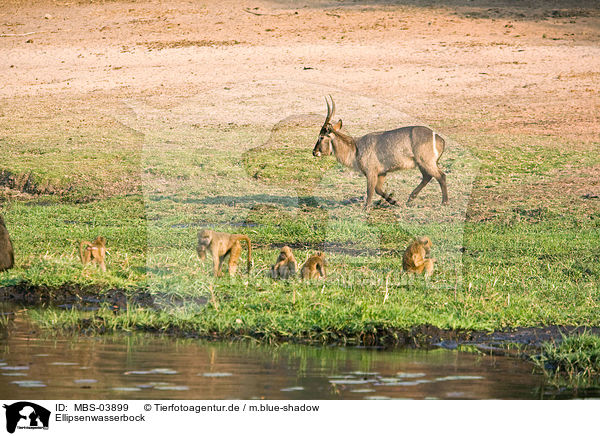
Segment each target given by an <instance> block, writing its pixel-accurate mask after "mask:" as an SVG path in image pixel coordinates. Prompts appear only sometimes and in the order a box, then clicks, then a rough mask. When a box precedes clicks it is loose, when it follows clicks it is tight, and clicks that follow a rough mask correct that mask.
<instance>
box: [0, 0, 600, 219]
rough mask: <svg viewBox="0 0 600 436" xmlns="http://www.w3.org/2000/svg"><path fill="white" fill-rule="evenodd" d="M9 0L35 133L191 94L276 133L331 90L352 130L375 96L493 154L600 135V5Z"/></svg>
mask: <svg viewBox="0 0 600 436" xmlns="http://www.w3.org/2000/svg"><path fill="white" fill-rule="evenodd" d="M0 3H1V6H0V117H8V118H9V119H13V118H14V119H15V120H17V119H19V120H20V121H21V122H25V123H29V122H30V123H31V126H32V128H35V127H37V126H39V128H52V123H53V120H54V119H56V117H57V115H58V114H60V113H61V112H65V111H67V112H69V114H70V115H69V117H71V118H72V120H71V122H72V123H73V124H74V125H78V124H77V123H79V125H84V124H89V123H94V119H97V118H102V117H104V116H110V115H111V113H112V112H113V111H117V108H119V107H121V105H122V104H123V101H134V102H143V104H144V105H149V106H151V107H155V108H159V109H160V110H168V109H169V108H171V107H174V106H176V105H178V104H180V102H182V101H187V100H188V99H189V98H190V97H191V96H200V97H198V99H199V100H198V101H199V104H200V105H204V106H205V110H204V111H200V112H198V113H197V114H196V119H195V122H198V123H205V124H217V125H218V124H220V123H222V124H227V123H235V124H244V123H252V124H263V125H265V126H269V125H271V126H272V125H273V124H275V123H276V122H277V121H279V120H281V119H283V118H285V116H287V115H289V114H293V113H299V112H300V113H304V112H312V113H319V114H324V111H325V108H324V101H323V95H324V94H326V93H332V94H334V95H335V96H336V97H337V98H338V101H341V102H342V103H338V114H340V113H341V114H340V115H344V116H345V117H346V118H345V122H346V124H348V122H350V124H351V123H352V122H355V123H356V122H358V121H363V122H366V121H365V120H368V119H370V118H372V117H375V116H382V114H381V110H378V108H377V107H376V106H377V105H375V104H374V105H373V107H371V108H362V109H364V110H361V108H360V107H353V108H350V107H349V105H347V106H346V107H344V105H343V102H344V99H346V100H349V101H350V100H351V98H350V97H348V96H351V95H361V96H368V97H369V98H371V99H372V100H373V101H375V102H383V103H385V104H387V105H390V106H393V107H394V108H396V109H397V110H398V111H401V112H402V113H405V114H408V116H409V117H412V118H414V119H416V120H419V121H420V122H422V123H425V124H428V125H430V126H432V127H434V128H435V129H437V130H439V131H440V132H442V133H443V134H445V135H447V136H448V137H450V138H452V139H453V140H454V141H456V142H458V143H461V144H465V145H466V146H467V147H472V148H473V150H474V152H475V154H477V150H486V149H487V152H488V153H487V154H485V155H486V156H489V155H490V152H491V153H492V154H493V148H494V147H497V146H500V147H502V146H504V144H498V140H495V141H490V142H488V141H485V140H483V141H482V140H481V138H482V137H483V138H485V135H488V134H490V135H496V137H502V135H507V136H511V135H513V136H514V135H517V136H518V135H525V136H527V135H533V136H535V135H541V136H549V137H550V138H551V140H552V141H554V142H555V143H556V146H557V147H561V146H563V147H569V148H570V149H572V148H573V147H575V148H581V149H582V150H587V151H588V152H589V151H590V149H593V148H598V144H599V141H600V136H599V129H598V113H599V110H600V98H598V90H599V84H600V3H599V2H598V1H568V0H565V1H562V0H555V1H542V0H539V1H537V0H533V1H524V0H523V1H517V0H515V1H510V0H505V1H490V0H473V1H468V0H453V1H448V2H435V1H421V0H407V1H398V2H383V1H381V2H379V1H344V0H338V1H335V0H333V1H326V0H322V1H320V0H316V1H315V0H306V1H293V0H287V1H286V0H282V1H279V2H269V1H258V0H257V1H242V2H236V1H230V0H225V1H219V2H211V1H179V0H164V1H132V2H127V1H93V0H90V1H83V0H79V1H77V0H75V1H69V0H52V1H48V0H43V1H36V2H30V1H24V0H1V2H0ZM303 93H304V94H307V95H301V94H303ZM348 118H350V119H348ZM0 120H1V119H0ZM6 120H7V118H5V121H6ZM3 124H4V125H6V123H3ZM9 124H10V123H9ZM55 127H56V128H57V129H60V128H61V126H60V125H57V126H55ZM5 133H9V132H5ZM2 134H3V133H2V132H1V131H0V136H1V135H2ZM315 134H316V132H315ZM309 146H310V145H309ZM490 149H492V150H491V151H490ZM599 175H600V168H599V167H598V166H594V165H592V166H591V167H587V168H585V170H584V171H579V170H578V171H573V172H572V173H569V172H568V171H566V172H565V169H564V168H563V169H561V170H560V171H559V172H558V173H557V175H556V179H550V180H545V181H544V185H543V186H542V187H538V189H540V192H544V191H547V190H548V189H552V191H554V192H559V193H560V192H569V193H571V194H573V195H574V197H576V198H584V197H585V196H586V195H587V196H588V198H587V199H588V200H589V198H590V195H591V197H592V198H595V195H596V194H600V186H599V184H598V183H599V182H598V179H599V177H598V176H599ZM534 188H535V183H533V184H530V185H528V188H527V189H534ZM535 192H536V191H534V192H533V194H534V196H537V195H539V193H538V194H536V193H535ZM492 194H493V195H492ZM503 194H504V195H505V196H506V198H504V199H503V201H505V200H506V201H508V199H509V197H510V196H511V195H513V193H511V192H505V193H503ZM478 195H480V196H485V195H486V191H481V192H479V193H478ZM488 195H489V199H490V202H491V201H492V200H493V197H498V195H499V194H498V193H494V191H493V190H491V191H489V194H488ZM514 195H530V194H525V193H523V190H519V191H518V192H517V193H516V194H514ZM498 198H500V197H498ZM582 201H584V200H582ZM478 203H479V204H481V205H483V204H487V203H486V202H485V201H480V202H478ZM480 215H481V216H484V215H485V211H482V212H481V214H480Z"/></svg>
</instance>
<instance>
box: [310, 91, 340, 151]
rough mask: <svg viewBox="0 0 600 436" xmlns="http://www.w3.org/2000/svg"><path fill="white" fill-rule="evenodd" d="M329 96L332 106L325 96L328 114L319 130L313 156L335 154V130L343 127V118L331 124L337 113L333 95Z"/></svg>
mask: <svg viewBox="0 0 600 436" xmlns="http://www.w3.org/2000/svg"><path fill="white" fill-rule="evenodd" d="M329 98H330V99H331V106H329V101H327V97H325V103H327V116H326V117H325V122H324V123H323V127H321V131H320V132H319V138H318V139H317V143H316V144H315V148H314V149H313V156H316V157H321V156H329V155H330V154H333V144H332V141H333V135H334V134H333V132H334V131H336V130H340V129H341V128H342V120H339V121H338V122H337V123H335V124H331V119H332V118H333V116H334V115H335V102H334V101H333V98H332V97H331V95H330V96H329Z"/></svg>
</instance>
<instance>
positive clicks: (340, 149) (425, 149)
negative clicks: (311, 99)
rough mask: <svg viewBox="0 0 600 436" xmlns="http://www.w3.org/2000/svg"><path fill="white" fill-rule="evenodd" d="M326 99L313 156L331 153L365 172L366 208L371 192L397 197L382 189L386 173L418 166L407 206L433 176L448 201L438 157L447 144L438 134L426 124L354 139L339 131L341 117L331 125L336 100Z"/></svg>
mask: <svg viewBox="0 0 600 436" xmlns="http://www.w3.org/2000/svg"><path fill="white" fill-rule="evenodd" d="M329 98H330V99H331V106H329V102H328V101H327V98H325V101H326V102H327V116H326V118H325V122H324V123H323V127H321V131H320V132H319V137H318V139H317V143H316V144H315V147H314V149H313V156H316V157H321V156H329V155H331V154H333V155H335V157H336V159H337V160H338V162H339V163H341V164H342V165H345V166H347V167H348V168H352V169H354V170H356V171H358V172H360V173H362V174H364V176H365V177H366V178H367V199H366V201H365V206H364V209H365V210H368V209H369V208H370V207H371V202H372V198H373V194H374V193H377V194H378V195H380V196H381V197H382V198H383V199H384V200H385V201H387V202H388V203H390V204H392V205H395V204H396V200H394V199H393V198H392V194H391V193H387V192H385V190H384V188H383V184H384V182H385V178H386V177H387V175H388V173H391V172H393V171H398V170H405V169H410V168H418V169H419V171H420V172H421V175H422V176H423V178H422V180H421V183H419V185H418V186H417V187H416V188H415V189H414V190H413V192H412V193H411V194H410V195H409V197H408V201H407V205H410V204H411V202H412V201H413V200H414V199H415V197H416V196H417V195H418V194H419V192H421V189H423V188H424V187H425V185H427V184H428V183H429V181H430V180H431V179H432V178H434V179H436V180H437V181H438V183H439V184H440V188H441V190H442V204H443V205H445V204H448V187H447V184H446V175H445V174H444V172H443V171H442V170H441V169H440V167H439V166H438V160H439V159H440V156H441V155H442V153H443V152H444V148H445V147H446V142H445V141H444V139H443V138H442V137H441V136H440V135H438V134H437V133H435V132H434V131H433V130H431V129H430V128H429V127H425V126H410V127H401V128H399V129H395V130H388V131H385V132H373V133H368V134H366V135H364V136H361V137H359V138H358V137H357V138H353V137H352V136H350V135H347V134H345V133H342V132H341V128H342V120H339V121H338V122H337V123H335V124H332V121H331V120H332V119H333V117H334V116H335V102H334V101H333V98H331V96H329Z"/></svg>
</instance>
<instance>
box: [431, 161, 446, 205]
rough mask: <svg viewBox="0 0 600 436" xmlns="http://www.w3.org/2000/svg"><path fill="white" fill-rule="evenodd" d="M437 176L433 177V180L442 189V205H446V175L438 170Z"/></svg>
mask: <svg viewBox="0 0 600 436" xmlns="http://www.w3.org/2000/svg"><path fill="white" fill-rule="evenodd" d="M438 172H439V174H438V175H435V174H434V176H433V177H435V179H436V180H437V181H438V183H439V184H440V188H442V204H443V205H446V204H448V185H446V174H444V172H443V171H442V170H440V169H439V168H438Z"/></svg>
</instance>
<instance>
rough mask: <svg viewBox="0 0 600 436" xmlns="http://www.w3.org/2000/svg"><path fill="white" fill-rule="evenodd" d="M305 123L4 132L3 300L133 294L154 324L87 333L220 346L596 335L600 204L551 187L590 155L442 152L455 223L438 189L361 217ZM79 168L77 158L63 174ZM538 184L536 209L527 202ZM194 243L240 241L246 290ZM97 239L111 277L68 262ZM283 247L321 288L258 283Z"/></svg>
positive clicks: (537, 145) (542, 147)
mask: <svg viewBox="0 0 600 436" xmlns="http://www.w3.org/2000/svg"><path fill="white" fill-rule="evenodd" d="M317 119H320V117H317V116H312V115H311V116H298V117H291V118H288V119H286V120H284V121H282V122H280V123H278V124H277V125H276V126H275V128H273V129H271V128H270V127H268V126H260V125H252V126H235V128H234V127H231V126H221V125H206V126H198V125H194V126H189V125H188V124H186V123H182V122H180V121H179V120H178V119H175V120H166V121H161V122H155V121H153V122H152V123H150V124H149V125H147V126H144V127H143V129H142V130H141V131H142V132H143V138H144V139H143V140H142V139H140V138H141V134H136V133H131V132H130V130H129V129H128V128H124V127H123V126H121V125H118V124H114V125H113V124H110V123H108V124H107V125H98V126H96V128H91V127H88V128H87V130H86V131H85V132H84V133H80V134H79V135H78V136H75V132H71V131H68V129H67V131H64V132H61V133H59V134H53V135H54V136H53V135H51V134H49V133H36V134H32V133H31V132H30V130H29V125H20V126H19V125H18V123H17V124H16V127H15V124H12V127H11V129H12V134H11V135H9V136H7V137H6V138H5V139H4V140H3V143H2V149H3V150H4V151H6V152H7V153H8V154H9V155H10V157H11V159H10V166H9V163H8V162H9V161H5V163H4V164H2V165H4V167H3V168H0V170H4V172H5V173H6V174H8V172H10V174H11V176H10V177H7V178H6V180H5V185H7V186H8V187H9V188H10V189H8V190H6V191H4V195H5V198H9V197H10V202H9V203H7V202H5V203H4V204H5V208H4V209H5V210H4V215H5V219H6V221H7V223H8V228H9V231H10V233H11V236H12V239H13V243H14V246H15V253H16V259H17V264H16V268H15V269H13V270H11V271H8V272H5V273H2V274H0V286H15V285H19V284H27V285H31V286H34V287H35V286H41V287H44V288H48V289H51V290H52V289H55V290H56V293H60V288H61V287H64V286H68V287H71V288H72V287H75V288H83V289H86V288H93V289H95V290H97V292H98V293H99V294H100V295H102V293H103V292H105V291H110V290H114V289H120V290H123V291H124V292H125V293H126V294H129V295H135V294H136V293H138V292H139V291H141V290H143V291H144V292H148V293H149V294H150V295H152V296H153V298H154V302H155V308H156V309H158V311H153V310H151V309H142V310H132V311H129V312H120V313H118V314H114V315H113V314H112V313H108V312H107V313H104V314H103V315H102V320H101V321H100V320H99V319H96V321H97V322H100V323H103V324H106V326H107V327H108V328H123V329H135V328H142V329H155V330H166V329H170V328H176V329H178V330H182V331H185V330H189V331H190V332H194V333H197V334H202V335H213V334H214V335H218V336H220V337H226V336H229V335H231V336H254V337H264V338H267V339H273V338H279V339H285V338H296V339H306V340H316V341H337V340H350V341H359V340H360V338H365V337H367V336H369V337H372V338H374V340H375V341H377V340H378V338H380V337H381V338H383V337H386V336H390V335H392V336H393V335H394V332H395V331H399V330H406V329H410V328H412V327H416V326H423V325H432V326H434V327H437V328H441V329H457V330H497V329H503V328H510V327H522V326H536V325H575V326H599V325H600V310H598V309H599V303H600V288H599V287H598V283H599V282H600V264H599V263H598V257H599V256H600V251H599V250H600V248H599V247H600V209H599V208H598V200H596V199H586V198H582V197H581V196H575V195H574V194H573V192H571V191H570V190H569V189H567V188H568V186H569V185H568V184H567V183H566V182H565V189H561V187H560V182H561V181H563V176H556V174H557V173H558V174H561V172H562V171H563V170H564V169H566V168H569V169H570V170H572V168H574V167H577V168H579V169H580V170H582V171H583V170H585V168H588V167H590V166H594V165H598V164H599V163H600V158H599V157H598V154H597V153H595V152H593V151H592V149H593V145H590V146H589V148H586V147H583V146H581V145H577V146H575V145H573V144H572V143H569V142H568V141H567V142H565V143H564V144H562V145H560V148H561V154H560V159H559V158H558V155H557V154H556V153H542V152H543V151H548V150H553V148H554V147H556V146H557V145H556V144H555V143H554V140H553V139H552V138H548V137H546V138H544V137H541V136H536V137H534V136H512V137H510V138H506V137H499V136H498V137H497V136H493V135H491V136H487V137H485V138H483V137H482V138H478V140H479V141H481V142H479V143H478V144H479V146H478V147H472V148H467V147H465V146H461V145H459V144H455V143H451V144H450V147H449V149H448V151H447V152H446V153H445V154H444V158H443V159H442V163H443V165H444V167H445V169H446V171H447V173H448V179H449V186H450V192H451V197H452V198H451V205H450V206H449V207H447V208H441V207H440V206H439V202H440V200H441V196H440V192H439V187H438V186H437V185H435V184H433V183H432V184H431V185H429V186H427V188H426V189H425V190H424V191H423V194H422V196H421V197H419V199H418V200H417V202H416V205H415V206H414V207H412V208H406V207H404V206H401V207H398V208H391V207H386V206H380V207H376V208H375V209H374V210H373V211H372V212H371V213H369V214H365V213H363V212H362V210H361V205H360V203H359V204H356V203H349V202H347V201H346V200H347V199H349V198H352V197H355V196H357V195H361V194H362V193H363V191H364V189H365V181H364V178H362V177H360V176H358V175H356V174H353V173H352V172H350V171H349V170H347V169H343V168H342V167H340V166H339V165H337V164H336V163H335V161H334V160H333V159H323V160H318V159H315V158H313V157H312V155H311V153H310V150H311V144H312V143H313V142H314V136H315V134H316V132H317V131H318V127H319V125H318V124H319V122H318V121H317ZM3 122H4V123H5V126H4V127H5V128H6V127H7V125H6V124H11V121H10V120H8V121H7V120H4V121H3ZM389 122H390V123H391V121H389ZM387 123H388V122H385V121H384V122H382V125H376V126H370V125H364V126H354V127H353V128H352V130H353V131H354V132H357V131H368V130H371V129H375V128H378V127H379V128H383V127H388V124H387ZM140 129H141V128H140ZM44 131H46V130H42V132H44ZM107 138H108V139H107ZM504 141H506V142H504ZM99 143H100V144H103V146H102V147H99V146H98V144H99ZM49 144H55V146H52V147H50V145H49ZM56 144H60V146H58V145H56ZM467 145H468V144H467ZM105 147H109V148H110V147H113V148H115V150H114V151H116V150H117V149H119V150H126V151H127V153H126V156H127V158H126V159H125V158H124V156H125V155H123V156H121V155H120V154H119V153H120V152H119V153H117V156H116V157H110V155H107V150H106V148H105ZM491 147H495V152H494V159H493V161H492V159H491V158H490V155H489V152H488V151H487V150H488V149H489V148H491ZM531 153H534V154H535V155H536V156H537V161H535V162H533V161H532V155H531ZM73 156H79V158H78V159H79V160H78V161H77V162H74V161H73V162H71V163H70V164H69V165H66V164H65V161H69V159H70V160H73ZM113 159H114V160H113ZM116 161H119V162H121V163H122V164H121V165H117V164H116V163H115V162H116ZM532 165H533V166H532ZM25 168H29V170H28V172H25V170H24V169H25ZM73 168H85V171H80V170H78V171H73ZM23 180H26V181H27V183H21V182H22V181H23ZM418 181H419V177H418V174H416V172H415V171H408V172H403V173H396V174H394V175H392V176H391V177H390V178H389V181H388V182H387V183H388V187H389V189H390V190H392V191H395V192H396V198H399V199H403V198H406V197H407V196H408V193H409V192H410V191H411V190H412V189H413V187H414V186H415V185H416V184H417V183H418ZM540 183H542V184H545V185H546V186H547V187H548V192H547V196H545V197H541V196H539V195H538V196H532V193H535V192H537V191H536V190H538V191H539V189H540V188H539V186H540ZM554 185H556V186H555V187H554ZM538 194H539V193H538ZM204 227H210V228H214V229H217V230H221V231H230V232H241V233H245V234H248V235H249V236H250V237H251V239H252V241H253V246H254V250H253V255H254V257H253V263H254V265H253V269H252V271H251V273H250V275H244V274H239V275H238V277H236V278H233V279H231V278H228V277H226V278H223V279H219V280H214V278H213V277H212V275H211V274H210V262H209V261H206V262H200V261H199V259H198V258H197V255H196V253H195V245H196V235H197V232H198V230H199V229H200V228H204ZM96 235H103V236H105V237H106V238H107V239H108V249H109V251H110V255H109V257H108V262H107V264H108V272H107V273H102V272H101V271H99V270H98V269H97V268H95V267H94V266H87V267H82V266H81V265H80V263H79V261H78V258H77V248H76V247H77V241H79V240H81V239H91V238H94V237H95V236H96ZM417 235H428V236H429V237H430V238H431V240H432V241H433V243H434V249H433V252H432V256H433V257H435V258H436V259H437V262H436V272H435V274H434V275H433V277H432V278H431V279H430V280H424V279H423V278H414V279H411V280H409V279H408V277H406V276H404V275H402V274H401V255H402V251H403V250H404V247H405V246H406V245H407V244H408V242H409V241H410V239H411V238H412V237H414V236H417ZM284 244H287V245H290V246H292V247H294V251H295V254H296V257H297V258H298V261H299V262H300V263H302V262H303V261H304V260H305V259H306V257H307V256H308V255H309V254H310V253H312V252H314V251H315V250H323V251H325V252H326V254H327V257H328V262H329V265H328V278H327V279H326V280H324V281H315V282H300V281H299V280H298V279H295V280H290V281H277V282H276V281H272V280H271V279H269V278H268V277H267V276H266V272H267V271H268V269H269V267H270V265H271V264H273V263H274V261H275V259H276V257H277V253H278V249H279V248H280V247H281V246H282V245H284ZM243 259H245V254H244V256H243ZM242 269H243V270H245V268H242ZM294 291H295V292H296V301H295V303H293V302H292V300H293V293H294ZM174 302H176V304H174ZM206 302H208V304H205V303H206ZM53 316H54V317H55V319H51V320H47V321H43V324H44V325H47V326H55V325H56V326H64V325H65V324H69V323H79V322H80V320H78V319H73V318H72V316H74V315H70V314H69V313H64V314H60V313H58V312H57V313H56V315H53ZM40 321H41V320H40ZM96 321H92V322H96Z"/></svg>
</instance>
